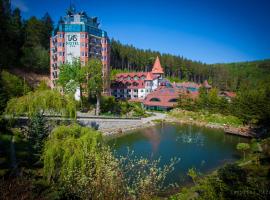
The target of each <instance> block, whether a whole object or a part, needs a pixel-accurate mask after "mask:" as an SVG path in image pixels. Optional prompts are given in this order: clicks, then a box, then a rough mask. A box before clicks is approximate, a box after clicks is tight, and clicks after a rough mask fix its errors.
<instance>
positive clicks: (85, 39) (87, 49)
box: [50, 7, 110, 94]
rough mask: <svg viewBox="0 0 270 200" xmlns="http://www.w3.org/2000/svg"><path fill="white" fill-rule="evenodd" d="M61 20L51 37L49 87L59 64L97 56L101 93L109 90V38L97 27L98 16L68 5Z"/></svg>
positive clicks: (54, 85) (53, 81) (84, 62)
mask: <svg viewBox="0 0 270 200" xmlns="http://www.w3.org/2000/svg"><path fill="white" fill-rule="evenodd" d="M66 14H67V15H66V16H65V17H64V18H63V19H62V18H61V19H60V21H59V24H58V26H57V28H56V29H55V30H54V31H53V34H52V37H51V38H50V79H51V88H55V87H56V80H57V79H58V76H59V67H60V66H61V64H64V63H67V62H69V63H71V62H72V61H73V60H74V59H79V60H80V61H81V64H82V65H85V64H86V63H87V61H88V60H89V59H90V58H98V59H100V60H101V61H102V65H103V69H102V71H103V93H104V94H109V93H110V79H109V77H110V41H109V38H108V36H107V32H106V31H103V30H101V29H100V28H99V22H98V19H97V17H89V16H87V14H86V13H85V12H76V11H75V9H74V8H72V7H70V8H69V9H68V10H67V13H66Z"/></svg>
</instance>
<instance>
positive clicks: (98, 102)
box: [96, 94, 100, 115]
mask: <svg viewBox="0 0 270 200" xmlns="http://www.w3.org/2000/svg"><path fill="white" fill-rule="evenodd" d="M96 97H97V105H96V115H99V113H100V94H97V95H96Z"/></svg>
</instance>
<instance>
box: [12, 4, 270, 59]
mask: <svg viewBox="0 0 270 200" xmlns="http://www.w3.org/2000/svg"><path fill="white" fill-rule="evenodd" d="M70 1H71V2H72V3H74V4H75V5H76V8H77V10H84V11H86V12H87V13H88V15H90V16H97V17H99V19H100V22H101V28H102V29H104V30H106V31H107V32H108V34H109V36H110V37H113V38H115V39H118V40H120V41H121V42H122V43H124V44H132V45H134V46H135V47H138V48H143V49H152V50H158V51H160V52H162V53H171V54H175V55H182V56H184V57H187V58H190V59H193V60H199V61H202V62H206V63H218V62H219V63H220V62H237V61H250V60H258V59H266V58H270V0H163V1H161V0H118V1H117V0H110V1H109V0H104V1H102V0H11V3H12V5H13V6H14V7H15V6H16V7H19V8H21V10H22V15H23V17H24V18H29V17H30V16H33V15H34V16H37V17H42V16H43V15H44V13H45V12H49V14H50V15H51V17H52V18H53V20H54V22H55V23H56V22H57V21H58V19H59V17H60V16H63V15H64V14H65V10H66V8H67V7H68V6H69V3H70Z"/></svg>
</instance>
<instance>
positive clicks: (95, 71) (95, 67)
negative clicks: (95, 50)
mask: <svg viewBox="0 0 270 200" xmlns="http://www.w3.org/2000/svg"><path fill="white" fill-rule="evenodd" d="M85 69H86V73H87V74H88V80H87V81H88V89H89V91H90V93H93V94H94V95H96V96H97V95H100V94H101V92H102V86H103V81H102V63H101V61H100V60H98V59H90V60H89V61H88V63H87V65H86V67H85Z"/></svg>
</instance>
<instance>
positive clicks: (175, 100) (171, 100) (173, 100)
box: [169, 99, 177, 102]
mask: <svg viewBox="0 0 270 200" xmlns="http://www.w3.org/2000/svg"><path fill="white" fill-rule="evenodd" d="M169 102H177V99H170V100H169Z"/></svg>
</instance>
